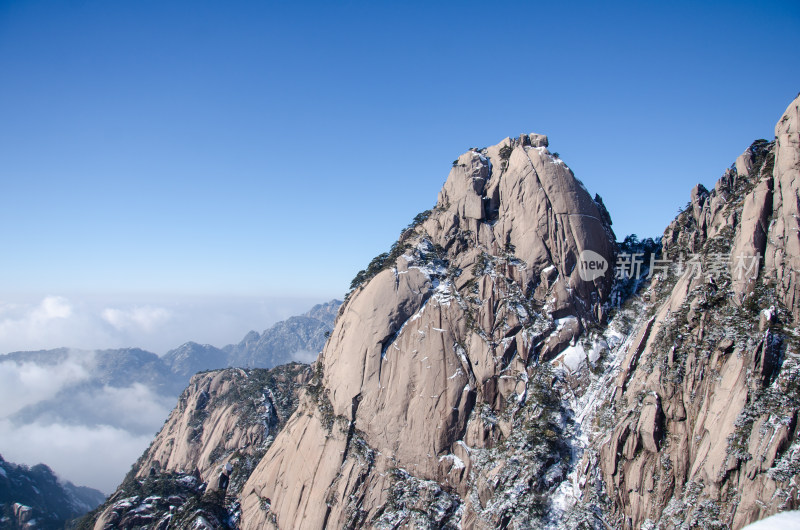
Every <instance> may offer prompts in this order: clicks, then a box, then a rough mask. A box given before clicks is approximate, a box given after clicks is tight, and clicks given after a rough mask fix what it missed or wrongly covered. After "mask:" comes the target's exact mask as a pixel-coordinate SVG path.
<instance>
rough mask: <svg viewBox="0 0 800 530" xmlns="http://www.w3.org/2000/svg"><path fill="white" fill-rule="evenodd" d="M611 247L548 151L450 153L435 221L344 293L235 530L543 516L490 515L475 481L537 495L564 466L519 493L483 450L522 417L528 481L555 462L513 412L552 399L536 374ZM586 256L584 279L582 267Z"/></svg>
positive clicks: (548, 431) (576, 314)
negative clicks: (452, 158) (314, 367)
mask: <svg viewBox="0 0 800 530" xmlns="http://www.w3.org/2000/svg"><path fill="white" fill-rule="evenodd" d="M614 251H615V244H614V237H613V233H612V232H611V229H610V220H609V216H608V213H607V212H606V211H605V208H604V207H603V206H602V201H600V200H599V198H597V200H594V199H592V197H591V196H590V195H589V193H588V192H587V191H586V189H585V188H584V187H583V185H582V184H581V183H580V182H579V181H578V180H577V179H575V177H574V175H573V174H572V172H571V171H570V170H569V168H568V167H567V166H566V165H565V164H564V162H562V161H561V160H560V159H559V158H558V157H557V156H554V155H552V154H551V153H550V152H549V151H548V150H547V138H546V137H544V136H541V135H525V136H522V137H520V138H518V139H513V140H512V139H506V140H504V141H503V142H501V143H500V144H498V145H496V146H493V147H489V148H486V149H482V150H472V151H469V152H467V153H465V154H463V155H461V156H460V157H459V158H458V160H457V161H456V162H454V165H453V169H452V170H451V172H450V175H449V176H448V179H447V182H446V183H445V185H444V188H443V189H442V191H441V193H440V194H439V199H438V202H437V204H436V207H435V208H434V209H433V210H432V211H430V212H424V213H423V214H420V215H419V216H417V218H416V219H415V222H414V223H413V224H412V226H410V227H409V228H408V229H406V230H405V231H404V232H403V234H402V235H401V237H400V240H399V241H398V243H397V244H396V245H395V246H394V247H393V248H392V251H391V252H390V253H388V254H387V255H383V256H379V258H376V260H375V261H373V263H372V264H371V265H370V267H369V268H368V269H367V270H365V271H362V273H360V274H359V276H358V277H357V280H356V281H355V282H354V290H353V291H352V292H351V294H350V295H349V297H348V300H347V301H346V302H345V305H344V307H343V308H342V310H341V311H340V315H339V318H338V319H337V321H336V325H335V328H334V331H333V333H332V334H331V338H330V340H329V341H328V343H327V344H326V346H325V349H324V350H323V353H322V356H321V358H320V360H319V363H318V373H317V376H316V378H315V380H314V381H312V384H311V385H310V387H309V389H308V392H307V393H306V394H305V396H304V398H303V399H302V400H301V404H300V406H299V408H298V411H297V412H296V413H295V414H294V415H293V416H292V418H291V419H290V420H289V422H288V423H287V425H286V427H285V429H284V430H283V431H281V433H280V434H279V435H278V437H277V438H276V440H275V443H274V444H273V446H272V447H271V448H270V450H269V451H268V452H267V454H266V456H265V457H264V459H263V460H262V461H261V463H260V464H259V466H258V467H257V469H256V470H255V471H254V473H253V474H252V476H251V477H250V480H249V481H248V482H247V484H246V485H245V488H244V490H243V497H242V509H243V518H242V525H243V527H244V528H260V527H262V526H263V525H264V524H273V525H277V526H280V527H281V528H324V527H326V526H327V527H336V528H354V527H361V526H365V525H367V526H369V525H374V526H379V527H381V526H387V527H392V526H393V525H394V524H395V523H396V522H397V521H402V520H403V518H404V517H412V515H409V514H413V517H416V518H418V519H419V521H418V524H422V525H426V524H434V525H438V526H442V525H444V526H447V525H450V526H452V525H457V524H463V525H465V526H473V525H477V526H480V525H484V524H485V525H487V526H488V525H492V524H500V523H502V521H503V518H505V519H507V520H510V519H514V518H516V519H519V520H520V521H523V520H526V521H527V520H530V519H531V518H536V517H540V516H542V515H543V513H540V512H537V511H536V510H534V512H533V513H531V512H530V510H528V508H527V507H526V506H518V507H516V508H515V507H513V506H511V507H509V509H507V510H489V509H487V506H488V505H489V504H491V502H492V500H493V499H492V497H493V495H492V491H493V488H490V487H488V486H487V485H486V484H483V486H481V484H482V483H481V482H480V480H479V477H484V476H485V474H484V471H486V472H489V469H484V468H486V467H487V466H489V463H490V462H491V464H492V469H491V473H493V477H494V478H493V479H492V480H494V485H496V484H497V483H498V482H504V483H506V482H508V483H509V484H510V483H515V484H516V482H515V481H517V482H520V483H521V484H520V487H521V492H520V494H521V495H528V496H530V497H535V496H539V495H544V494H546V493H547V492H548V491H549V490H550V489H551V488H553V487H555V485H557V483H558V478H559V477H560V476H561V474H562V473H564V472H566V470H567V466H566V464H565V465H564V466H563V467H559V468H558V469H553V470H552V472H551V475H552V476H551V477H550V478H549V479H548V480H545V481H541V480H538V479H537V480H534V479H533V477H532V476H528V477H527V478H526V479H525V480H522V479H521V478H520V477H519V476H518V475H519V474H518V473H517V475H515V474H514V473H515V471H514V470H516V469H518V466H517V465H516V463H514V462H511V463H509V464H508V465H506V463H505V462H504V461H496V462H495V461H491V459H490V458H489V457H487V456H486V455H483V454H480V451H481V450H483V449H489V448H492V447H493V446H495V445H497V444H499V443H501V442H502V441H507V440H509V439H510V437H511V429H512V426H514V425H515V423H516V424H518V423H520V422H522V421H527V422H529V423H531V424H532V425H534V426H535V427H536V428H539V429H540V430H541V434H543V436H544V437H545V438H546V440H544V442H543V440H542V439H538V438H535V437H532V438H531V437H526V439H525V440H519V444H518V446H519V447H518V449H519V451H520V454H525V455H528V456H536V458H537V461H536V462H532V463H531V466H530V468H529V470H528V471H526V472H525V473H527V474H528V475H530V474H531V473H532V471H531V470H543V469H548V468H550V467H552V464H553V462H555V461H558V460H563V458H561V459H559V458H558V457H559V454H560V453H559V451H561V452H562V453H563V450H564V448H563V447H560V446H559V444H558V443H557V441H556V440H555V438H556V437H557V434H556V431H553V430H552V429H557V430H561V429H562V428H563V426H562V425H561V424H560V423H559V421H557V419H555V418H549V417H548V418H542V414H541V411H538V413H537V410H536V405H535V404H534V405H527V403H528V402H536V403H538V402H540V401H541V402H547V401H548V400H552V399H556V398H554V397H552V396H551V395H550V394H551V390H550V385H549V382H548V381H547V377H548V376H547V373H546V371H540V370H537V369H536V368H535V365H537V363H538V362H541V361H547V360H554V361H555V362H559V360H560V359H562V358H563V357H564V355H565V354H566V353H570V352H569V350H570V347H571V345H572V344H573V343H574V341H575V340H576V339H577V337H579V336H580V334H581V333H582V331H583V330H584V329H585V328H586V327H587V326H588V325H591V324H592V323H595V322H597V321H598V319H599V318H601V317H602V316H603V314H604V311H605V306H604V301H605V300H606V299H607V297H608V296H609V294H610V292H611V286H612V274H611V271H610V270H609V267H608V264H609V263H613V257H614ZM582 258H583V260H582ZM589 258H591V259H592V260H594V261H596V262H597V266H598V267H599V269H597V268H593V269H592V270H591V271H589V270H588V269H586V266H585V265H584V264H583V263H582V261H584V262H585V261H588V260H589ZM603 264H605V267H603ZM582 267H583V268H582ZM594 272H597V274H593V273H594ZM573 349H574V348H573ZM565 350H567V351H566V352H565ZM510 409H511V410H513V411H514V414H511V415H510V416H509V417H508V418H507V419H504V420H499V419H497V418H495V417H494V415H495V414H500V413H502V412H504V411H506V410H510ZM551 420H552V421H551ZM545 442H546V443H545ZM551 442H552V443H551ZM542 443H544V444H545V446H546V447H540V446H541V445H542ZM526 451H527V452H526ZM562 456H564V455H563V454H562ZM476 466H477V467H480V468H481V471H480V472H477V473H476V472H473V468H475V467H476ZM557 467H558V466H557ZM517 479H519V480H517ZM481 488H482V489H481ZM480 492H482V493H480ZM498 502H500V501H499V500H498ZM506 522H507V521H506Z"/></svg>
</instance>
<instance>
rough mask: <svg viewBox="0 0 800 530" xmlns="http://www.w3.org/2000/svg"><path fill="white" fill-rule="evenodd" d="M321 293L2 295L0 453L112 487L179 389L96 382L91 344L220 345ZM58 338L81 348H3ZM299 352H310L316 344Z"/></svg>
mask: <svg viewBox="0 0 800 530" xmlns="http://www.w3.org/2000/svg"><path fill="white" fill-rule="evenodd" d="M318 302H320V300H308V299H275V300H264V299H255V298H247V299H244V298H242V299H234V298H231V299H221V298H208V299H200V298H187V299H184V300H179V301H177V302H176V301H174V300H169V301H166V302H165V301H164V300H161V301H152V300H151V301H148V300H144V301H142V300H137V301H135V302H132V301H126V300H119V299H116V300H112V299H102V300H97V299H94V300H89V299H84V300H81V301H77V302H76V301H74V300H69V299H67V298H64V297H61V296H47V297H44V298H41V299H39V300H35V301H32V302H31V301H27V302H16V303H12V302H8V301H0V454H2V455H3V457H4V458H6V459H7V460H9V461H11V462H17V463H21V464H28V465H35V464H38V463H44V464H46V465H48V466H50V467H51V468H52V469H53V470H54V471H55V472H56V473H57V474H58V475H59V476H60V477H62V478H64V479H67V480H70V481H72V482H74V483H75V484H79V485H85V486H91V487H93V488H97V489H100V490H101V491H103V492H105V493H111V492H112V491H113V490H114V489H115V488H116V487H117V485H118V484H119V483H120V482H121V481H122V479H123V478H124V476H125V473H127V472H128V470H129V469H130V467H131V465H132V464H133V463H134V462H135V461H136V459H137V458H139V456H140V455H141V454H142V453H143V452H144V450H145V449H147V447H148V445H149V444H150V442H151V441H152V440H153V437H154V436H155V434H156V432H157V431H158V430H159V429H160V428H161V426H162V425H163V423H164V420H166V418H167V416H168V414H169V412H170V410H171V409H172V408H173V407H174V406H175V398H174V397H169V396H163V395H160V394H158V393H156V392H154V391H153V390H152V389H150V388H148V387H147V386H145V385H142V384H139V383H134V384H131V385H130V386H127V387H124V388H120V387H113V386H108V385H101V384H99V383H98V382H97V380H94V382H93V379H92V369H93V367H94V363H95V355H94V354H93V353H92V351H91V350H96V349H106V348H119V347H134V346H137V347H141V348H143V349H147V350H150V351H153V352H155V353H158V354H162V353H164V352H166V351H167V350H169V349H171V348H175V347H177V346H179V345H181V344H182V343H184V342H186V341H189V340H194V341H195V342H200V343H210V344H214V345H216V346H223V345H225V344H229V343H235V342H238V341H239V340H241V338H242V337H243V336H244V334H245V333H246V332H247V331H249V330H251V329H255V330H257V331H261V330H263V329H265V328H267V327H269V325H271V324H272V323H274V322H275V321H277V320H281V319H284V318H287V317H289V316H291V315H294V314H298V313H301V312H303V311H306V310H308V309H309V308H310V307H311V306H312V305H313V304H314V303H318ZM59 347H67V348H75V349H76V350H77V349H80V350H84V351H76V350H73V351H71V352H69V353H68V354H67V355H66V356H65V357H64V358H63V359H60V360H58V361H57V362H56V361H55V360H53V361H49V362H44V361H42V362H22V363H17V362H12V361H9V360H5V361H4V360H3V357H2V356H1V354H3V353H8V352H12V351H31V350H40V349H52V348H59ZM297 357H298V358H299V359H302V360H305V361H308V360H311V358H312V357H316V354H314V355H313V356H312V354H311V353H309V352H298V354H297ZM59 392H61V394H59ZM65 393H66V394H65ZM26 407H32V408H33V409H35V410H34V412H31V410H32V409H31V408H26ZM15 415H16V416H15ZM21 417H22V418H25V419H24V420H22V419H20V418H21Z"/></svg>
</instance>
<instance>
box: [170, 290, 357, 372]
mask: <svg viewBox="0 0 800 530" xmlns="http://www.w3.org/2000/svg"><path fill="white" fill-rule="evenodd" d="M341 305H342V302H341V301H339V300H331V301H330V302H326V303H324V304H317V305H315V306H314V307H312V308H311V309H310V310H309V311H307V312H306V313H304V314H302V315H298V316H292V317H289V318H288V319H286V320H282V321H280V322H278V323H276V324H274V325H273V326H272V327H270V328H268V329H266V330H264V332H263V333H261V334H259V333H258V332H256V331H250V332H249V333H247V335H245V336H244V338H243V339H242V340H241V341H240V342H239V343H238V344H228V345H227V346H224V347H223V348H216V347H214V346H211V345H210V344H198V343H196V342H187V343H185V344H182V345H181V346H179V347H177V348H175V349H174V350H170V351H168V352H167V353H166V354H165V355H164V357H162V359H163V360H164V362H165V363H167V365H168V366H169V368H170V371H171V372H173V373H175V374H180V375H182V376H184V377H191V376H192V375H194V374H196V373H197V372H201V371H203V370H216V369H220V368H274V367H275V366H278V365H281V364H286V363H288V362H292V361H301V362H306V363H308V362H310V361H312V360H313V359H314V357H316V354H317V353H319V352H320V351H321V350H322V347H323V346H324V345H325V340H326V339H327V336H326V333H329V332H330V331H331V330H332V329H333V321H334V320H335V319H336V314H337V312H338V311H339V307H340V306H341ZM298 354H299V355H298Z"/></svg>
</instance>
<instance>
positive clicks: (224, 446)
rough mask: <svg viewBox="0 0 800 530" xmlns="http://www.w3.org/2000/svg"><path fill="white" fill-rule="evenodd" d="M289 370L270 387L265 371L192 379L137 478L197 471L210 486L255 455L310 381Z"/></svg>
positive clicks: (301, 373) (300, 370)
mask: <svg viewBox="0 0 800 530" xmlns="http://www.w3.org/2000/svg"><path fill="white" fill-rule="evenodd" d="M288 366H289V367H291V369H288V370H286V369H283V370H282V371H283V372H285V373H281V371H276V373H275V374H269V375H270V376H271V377H268V379H269V382H268V383H267V380H266V379H265V378H262V377H261V376H262V375H266V371H246V370H243V369H227V370H215V371H210V372H201V373H199V374H197V375H195V376H193V377H192V379H191V381H190V382H189V386H188V387H187V388H186V390H184V392H183V394H182V395H181V397H180V398H179V399H178V405H177V406H176V407H175V409H173V411H172V413H171V414H170V415H169V418H167V421H166V423H165V424H164V426H163V427H162V428H161V431H159V433H158V435H156V438H155V440H154V441H153V443H152V444H151V445H150V448H149V449H148V450H147V452H146V453H145V454H144V455H143V457H142V458H141V459H140V460H139V462H138V471H137V473H136V476H137V477H139V478H145V477H147V476H148V475H150V474H151V473H153V472H155V473H161V472H183V473H194V472H195V471H196V472H197V474H198V475H199V478H200V479H201V480H202V481H209V480H210V479H211V478H213V475H214V472H215V471H217V472H218V470H219V468H220V467H221V466H223V465H224V464H225V463H226V462H227V461H228V459H230V458H231V456H232V455H234V454H236V455H237V456H241V455H251V454H256V453H257V452H258V451H259V450H260V449H262V448H263V445H264V443H265V442H266V440H267V437H269V436H270V435H271V434H272V436H273V437H274V434H276V433H277V430H278V429H279V428H280V426H282V424H283V423H285V422H286V420H287V419H288V417H289V415H290V414H291V413H292V412H293V411H294V408H295V406H296V405H295V406H293V404H294V403H296V397H293V396H292V388H293V387H294V386H298V384H299V383H300V382H301V381H302V380H303V379H304V378H306V377H307V376H306V375H304V374H305V372H307V371H309V368H308V367H306V366H304V365H301V364H294V365H288ZM309 373H310V372H309ZM293 402H294V403H293ZM271 431H275V432H271Z"/></svg>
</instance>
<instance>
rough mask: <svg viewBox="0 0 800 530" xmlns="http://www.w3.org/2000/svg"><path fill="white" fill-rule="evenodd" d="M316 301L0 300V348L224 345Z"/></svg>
mask: <svg viewBox="0 0 800 530" xmlns="http://www.w3.org/2000/svg"><path fill="white" fill-rule="evenodd" d="M321 301H322V300H310V299H306V298H296V299H294V298H274V299H270V298H256V297H252V298H247V297H240V298H233V297H229V298H226V297H183V298H177V299H176V298H166V297H160V298H159V299H151V300H147V299H138V300H135V301H132V300H130V299H129V298H128V299H124V298H120V297H105V298H100V299H98V298H88V297H87V298H83V299H81V300H78V301H76V300H71V299H68V298H65V297H62V296H46V297H43V298H41V299H38V300H26V301H24V302H10V301H3V300H0V355H1V354H4V353H9V352H13V351H27V350H40V349H52V348H60V347H67V348H76V349H86V350H97V349H107V348H123V347H138V348H143V349H145V350H149V351H152V352H154V353H157V354H159V355H161V354H163V353H166V352H167V351H168V350H170V349H172V348H177V347H178V346H180V345H181V344H183V343H185V342H188V341H194V342H199V343H201V344H213V345H214V346H218V347H221V346H224V345H226V344H231V343H236V342H238V341H240V340H241V339H242V337H244V335H245V334H246V333H247V332H248V331H250V330H256V331H259V332H260V331H263V330H264V329H266V328H267V327H269V326H270V325H272V324H273V323H275V322H276V321H278V320H281V319H285V318H287V317H289V316H291V315H296V314H298V313H301V312H303V311H306V310H308V309H309V308H311V306H312V305H314V304H316V303H319V302H321Z"/></svg>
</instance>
